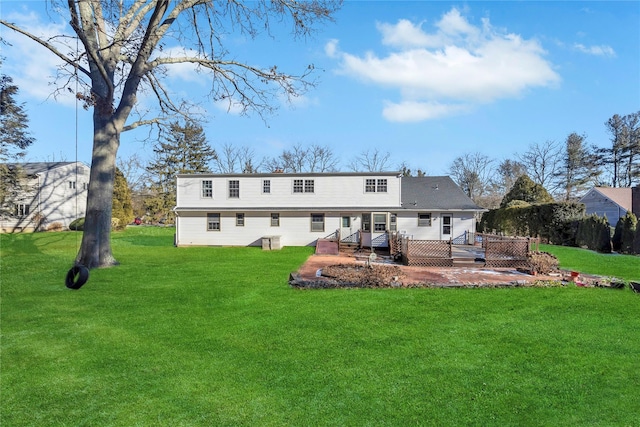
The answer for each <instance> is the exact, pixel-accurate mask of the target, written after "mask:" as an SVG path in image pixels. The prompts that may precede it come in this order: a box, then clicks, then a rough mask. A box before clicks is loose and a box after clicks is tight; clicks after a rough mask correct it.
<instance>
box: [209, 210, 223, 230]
mask: <svg viewBox="0 0 640 427" xmlns="http://www.w3.org/2000/svg"><path fill="white" fill-rule="evenodd" d="M216 224H217V227H216ZM221 229H222V226H221V225H220V214H219V213H207V231H220V230H221Z"/></svg>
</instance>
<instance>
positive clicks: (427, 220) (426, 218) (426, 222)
mask: <svg viewBox="0 0 640 427" xmlns="http://www.w3.org/2000/svg"><path fill="white" fill-rule="evenodd" d="M418 227H431V214H430V213H419V214H418Z"/></svg>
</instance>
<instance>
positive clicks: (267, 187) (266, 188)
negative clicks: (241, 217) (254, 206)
mask: <svg viewBox="0 0 640 427" xmlns="http://www.w3.org/2000/svg"><path fill="white" fill-rule="evenodd" d="M262 192H263V193H265V194H269V193H271V180H270V179H265V180H263V181H262Z"/></svg>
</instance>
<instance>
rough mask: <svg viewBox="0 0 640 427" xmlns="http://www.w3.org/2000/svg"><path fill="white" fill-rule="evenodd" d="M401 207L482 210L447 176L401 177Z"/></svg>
mask: <svg viewBox="0 0 640 427" xmlns="http://www.w3.org/2000/svg"><path fill="white" fill-rule="evenodd" d="M401 185H402V187H401V191H402V198H401V202H402V207H403V208H404V209H411V210H432V211H433V210H443V211H459V210H467V211H468V210H471V211H483V210H484V209H483V208H481V207H480V206H478V205H476V204H475V203H473V200H471V199H470V198H469V197H468V196H467V195H466V194H465V193H464V191H462V189H461V188H460V187H458V185H457V184H456V183H455V182H453V180H452V179H451V178H450V177H448V176H420V177H413V176H404V177H402V184H401Z"/></svg>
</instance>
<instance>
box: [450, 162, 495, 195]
mask: <svg viewBox="0 0 640 427" xmlns="http://www.w3.org/2000/svg"><path fill="white" fill-rule="evenodd" d="M494 164H495V160H493V159H490V158H489V157H488V156H486V155H484V154H482V153H467V154H464V155H462V156H460V157H457V158H456V159H455V160H454V161H453V162H452V163H451V165H450V166H449V175H450V176H451V178H452V179H453V180H454V181H455V182H456V183H457V184H458V185H459V186H460V187H461V188H462V190H463V191H464V192H465V193H466V194H467V196H469V197H470V198H471V199H472V200H473V201H474V202H476V203H478V204H479V205H481V206H482V199H483V197H485V196H487V195H489V193H490V191H491V185H492V183H493V180H494V176H495V171H494Z"/></svg>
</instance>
